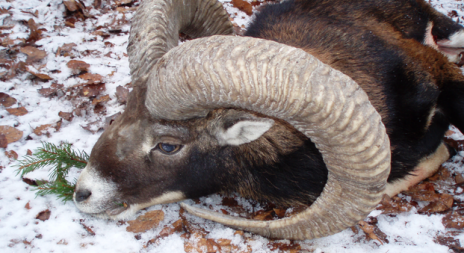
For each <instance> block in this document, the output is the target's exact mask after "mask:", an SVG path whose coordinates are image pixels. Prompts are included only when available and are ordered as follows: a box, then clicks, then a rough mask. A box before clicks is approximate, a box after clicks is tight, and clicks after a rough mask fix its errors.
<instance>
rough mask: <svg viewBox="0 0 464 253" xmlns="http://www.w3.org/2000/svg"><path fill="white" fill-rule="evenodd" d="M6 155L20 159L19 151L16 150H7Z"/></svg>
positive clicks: (11, 158) (13, 158) (12, 158)
mask: <svg viewBox="0 0 464 253" xmlns="http://www.w3.org/2000/svg"><path fill="white" fill-rule="evenodd" d="M5 155H6V156H7V157H8V158H10V160H18V153H16V152H15V151H14V150H10V151H5Z"/></svg>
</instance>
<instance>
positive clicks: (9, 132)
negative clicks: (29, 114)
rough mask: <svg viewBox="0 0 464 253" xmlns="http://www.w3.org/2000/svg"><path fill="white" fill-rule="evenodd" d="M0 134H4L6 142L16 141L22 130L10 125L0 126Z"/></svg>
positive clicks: (21, 134)
mask: <svg viewBox="0 0 464 253" xmlns="http://www.w3.org/2000/svg"><path fill="white" fill-rule="evenodd" d="M0 134H1V135H4V136H5V138H6V140H7V142H8V144H10V143H12V142H15V141H18V140H20V139H21V138H22V137H23V131H20V130H18V129H16V128H14V127H11V126H0Z"/></svg>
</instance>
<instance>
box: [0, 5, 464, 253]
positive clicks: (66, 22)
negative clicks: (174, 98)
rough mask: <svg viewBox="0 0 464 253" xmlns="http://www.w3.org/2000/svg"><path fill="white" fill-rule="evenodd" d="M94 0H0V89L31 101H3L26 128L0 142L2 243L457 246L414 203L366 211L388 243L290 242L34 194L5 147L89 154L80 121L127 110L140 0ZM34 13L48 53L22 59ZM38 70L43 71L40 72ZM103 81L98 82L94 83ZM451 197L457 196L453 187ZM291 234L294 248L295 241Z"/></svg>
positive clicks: (176, 247) (37, 248)
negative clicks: (124, 217)
mask: <svg viewBox="0 0 464 253" xmlns="http://www.w3.org/2000/svg"><path fill="white" fill-rule="evenodd" d="M98 2H101V5H100V6H98V8H96V7H93V6H94V1H93V0H84V1H83V4H84V5H85V6H87V7H88V8H86V9H85V10H86V11H84V12H85V15H87V16H88V18H85V19H84V16H85V15H84V14H83V13H84V12H82V13H81V14H76V13H77V12H79V10H77V11H76V12H75V13H71V12H66V7H65V5H64V4H63V0H0V32H1V36H0V41H1V45H0V78H2V79H0V80H5V81H0V92H3V93H6V94H8V95H9V96H11V97H13V98H15V99H16V100H17V102H16V103H15V104H13V105H12V106H9V107H8V108H19V107H24V108H25V109H26V110H27V113H26V114H24V115H15V114H17V113H10V112H8V111H7V110H6V108H4V107H2V106H1V105H0V125H2V126H5V125H6V126H11V127H15V128H16V129H17V130H20V131H22V132H23V135H22V138H20V139H19V140H18V141H16V142H12V143H10V144H9V145H8V147H7V148H4V149H3V148H0V252H78V251H85V252H145V251H147V252H185V251H191V252H196V251H195V250H203V252H207V251H208V249H209V251H208V252H215V251H218V250H219V249H221V250H222V252H228V251H229V250H230V251H232V252H282V251H283V250H285V249H288V251H289V252H300V251H301V252H356V253H361V252H408V253H413V252H420V253H422V252H434V253H437V252H452V251H451V249H450V248H449V246H448V244H446V243H440V242H438V240H437V238H438V237H440V236H442V237H443V236H446V237H447V238H452V239H453V240H457V244H458V245H457V246H460V245H459V240H461V239H462V240H464V233H463V231H462V230H459V229H447V228H445V226H444V225H443V223H442V219H443V217H444V214H430V215H426V214H420V213H419V212H418V210H417V208H412V210H411V211H409V212H404V213H400V214H395V215H387V214H381V211H378V210H377V211H374V212H373V213H372V214H371V215H372V216H373V217H376V219H377V220H378V223H377V225H376V226H377V227H378V229H380V230H381V231H382V232H383V233H384V234H385V235H386V239H387V240H388V243H383V244H380V243H379V242H378V241H376V240H367V239H366V237H365V234H364V232H362V231H361V230H358V231H356V230H352V229H347V230H345V231H343V232H341V233H338V234H336V235H333V236H329V237H326V238H321V239H317V240H307V241H301V242H290V241H286V240H282V241H272V240H268V239H266V238H263V237H261V236H256V235H252V234H248V233H244V234H243V233H240V232H238V233H236V232H235V231H234V230H233V229H230V228H227V227H224V226H222V225H219V224H216V223H213V222H210V221H205V220H203V219H200V218H196V217H192V216H190V215H188V214H186V215H185V216H186V219H185V220H186V222H188V223H189V224H190V225H189V226H192V227H193V228H194V229H193V230H192V231H196V232H195V233H193V234H191V235H189V236H190V237H186V235H185V234H186V233H185V232H182V231H180V232H172V233H167V234H166V235H165V236H160V232H162V230H163V229H165V228H170V227H172V226H173V225H172V224H173V223H175V222H176V221H178V220H179V219H181V218H182V217H181V216H180V215H179V205H178V204H168V205H157V206H153V207H150V208H148V209H147V210H144V211H142V212H140V213H141V214H143V213H146V212H149V211H152V210H162V211H163V212H164V219H163V220H162V221H161V223H160V224H159V225H158V226H157V227H156V228H153V229H151V230H148V231H146V232H143V233H132V232H127V231H126V228H127V226H128V225H129V224H128V223H127V222H122V221H108V220H102V219H97V218H93V217H90V216H88V215H85V214H82V213H80V212H78V210H77V209H76V208H75V206H74V204H73V203H72V202H67V203H65V204H63V203H62V202H61V201H60V200H57V199H56V198H55V197H54V196H39V197H36V196H35V192H33V191H31V190H30V188H31V186H29V185H28V184H26V183H25V182H23V181H22V179H21V178H20V177H19V176H18V175H17V168H16V167H14V166H13V165H15V164H16V163H15V161H14V159H13V158H9V157H8V156H7V154H9V155H10V156H11V154H12V153H11V151H14V152H16V153H17V154H18V155H19V157H20V158H21V157H22V156H25V155H26V154H27V152H28V150H32V151H34V150H35V149H36V148H38V147H40V146H41V142H42V141H47V142H52V143H55V144H59V143H61V142H63V141H67V142H69V143H72V144H73V147H74V148H76V149H80V150H85V151H86V152H87V153H89V154H90V150H91V148H92V146H93V145H94V143H95V142H96V140H97V139H98V137H99V136H100V134H101V132H102V131H101V130H100V131H98V132H96V133H93V132H92V131H89V130H86V129H84V127H86V126H88V125H89V124H90V123H92V122H104V120H105V118H106V117H108V116H110V115H113V114H115V113H117V112H120V111H122V110H123V109H124V105H123V104H122V103H121V102H120V100H118V98H117V96H116V93H117V92H116V91H117V89H116V88H117V87H118V86H122V87H125V88H127V89H130V82H131V78H130V75H129V66H128V60H127V54H126V47H127V40H128V31H129V29H130V19H131V18H132V16H133V13H134V9H135V7H137V5H138V4H137V3H135V4H134V3H131V2H133V1H127V0H119V1H118V0H114V1H113V0H102V1H98ZM222 2H223V3H224V6H225V7H226V9H227V11H228V12H229V14H230V15H231V17H232V18H233V19H234V22H235V23H236V24H237V26H239V27H242V26H243V27H245V26H246V25H247V23H248V22H249V21H250V16H248V15H246V14H245V13H244V12H242V11H240V10H239V9H237V8H234V7H232V3H231V0H222ZM429 2H431V4H432V5H433V6H435V7H436V8H437V9H438V10H439V11H442V12H443V13H446V14H447V13H450V12H452V11H456V17H454V18H453V19H455V20H457V21H460V22H462V20H463V19H462V18H461V17H462V16H463V14H464V12H463V10H464V4H463V3H462V2H461V1H460V0H433V1H429ZM68 8H69V7H68ZM79 15H80V16H79ZM31 19H32V20H33V21H34V22H35V23H36V24H37V27H38V29H39V30H40V31H41V35H40V36H41V38H40V39H39V40H37V41H35V44H34V42H32V43H31V45H33V47H35V48H37V49H39V50H42V51H44V52H45V53H46V55H45V56H43V57H42V58H43V59H38V60H34V59H31V58H33V56H34V55H33V56H29V57H30V58H29V59H28V56H27V54H25V53H22V52H21V51H20V50H21V48H23V47H25V46H26V44H27V43H28V42H27V39H28V38H30V30H31V29H30V27H32V26H31V24H30V23H31V22H30V21H29V20H31ZM28 21H29V23H28ZM24 43H26V44H24ZM70 43H75V45H71V44H70ZM69 45H71V46H69ZM67 47H68V48H67ZM69 47H70V49H69ZM11 51H15V52H13V53H11ZM37 54H39V53H37ZM72 59H74V60H80V61H84V62H86V63H87V64H89V67H87V70H88V73H90V74H98V75H100V76H93V77H92V78H90V81H89V79H86V78H85V77H84V76H80V75H78V74H76V73H73V70H72V69H71V68H70V67H68V66H67V63H68V62H69V61H70V60H72ZM21 61H22V62H26V65H27V67H28V70H29V71H27V70H25V68H24V66H23V67H21V66H20V65H14V64H17V63H19V62H21ZM12 68H17V69H18V70H17V73H16V74H15V75H13V76H12V77H9V78H5V76H6V75H8V74H9V73H10V72H11V69H12ZM31 72H34V73H35V74H32V73H31ZM37 73H40V74H44V75H46V76H48V77H45V78H43V76H42V78H43V79H40V78H38V77H37V76H38V74H37ZM99 78H101V80H100V79H99ZM44 79H50V80H44ZM87 82H93V83H92V84H88V83H87ZM57 85H62V86H59V88H58V90H57V89H56V88H54V87H57ZM103 86H104V90H100V88H102V87H103ZM83 87H90V88H89V89H90V92H96V93H97V95H96V98H94V97H89V96H87V95H86V94H87V93H86V92H85V90H83ZM43 88H51V89H52V90H53V89H55V90H54V91H55V93H56V94H55V95H49V94H47V93H46V92H41V93H39V92H38V90H39V89H43ZM42 91H43V90H42ZM105 95H109V100H108V99H105V98H102V97H104V96H105ZM99 98H102V102H100V103H97V102H98V101H96V102H95V103H96V104H97V105H98V106H96V107H97V109H95V110H94V106H95V105H92V100H94V99H99ZM78 108H81V109H78ZM73 111H74V114H75V116H74V117H73V118H72V120H71V121H67V120H61V117H60V116H59V115H58V114H59V112H68V113H69V112H73ZM60 120H61V127H60V128H58V127H56V124H57V122H59V121H60ZM48 124H50V125H52V126H48V127H43V128H46V129H45V130H44V131H45V132H48V134H41V133H40V131H35V132H34V129H37V128H38V127H41V126H45V125H48ZM58 124H59V123H58ZM100 125H102V124H100V123H94V124H91V125H90V127H88V129H90V130H97V129H98V127H99V126H100ZM53 127H56V128H57V129H58V130H56V129H55V128H53ZM44 131H42V132H44ZM94 132H95V131H94ZM38 134H41V135H38ZM453 138H455V139H464V136H462V135H461V134H460V133H456V134H454V135H453ZM460 155H461V156H459V155H458V156H456V157H455V158H454V160H453V161H452V162H450V163H448V164H447V165H446V166H447V167H448V168H450V169H449V170H450V171H452V172H454V173H457V174H462V173H463V172H464V169H463V166H462V164H463V163H464V162H463V157H462V156H464V153H463V152H461V153H460ZM78 173H79V171H77V170H74V171H73V172H72V173H71V174H70V175H69V177H70V180H72V179H73V178H75V177H77V175H78ZM27 177H28V178H32V179H47V178H48V171H47V170H45V169H44V170H41V171H38V172H34V173H31V175H28V176H27ZM461 190H462V189H461ZM458 192H459V191H458ZM454 198H455V199H459V198H460V196H459V194H456V195H455V196H454ZM235 200H237V201H238V204H239V205H240V206H242V207H243V208H244V209H245V210H247V211H252V210H253V208H257V207H256V206H254V204H253V203H252V202H249V201H247V200H244V199H242V198H239V197H235ZM187 203H189V204H191V205H208V206H209V205H211V206H212V207H213V209H214V210H220V209H225V210H229V211H231V208H230V207H228V206H224V205H221V203H223V197H222V196H219V195H212V196H208V197H204V198H201V199H200V200H199V201H193V200H187ZM253 206H254V207H253ZM45 210H49V211H50V217H49V218H48V219H45V220H44V221H42V220H40V219H37V218H36V217H37V215H38V214H39V213H41V212H42V211H45ZM231 212H232V211H231ZM134 218H135V217H134ZM153 239H155V240H153ZM204 239H206V240H204ZM202 242H203V244H202ZM294 243H297V244H299V247H294V246H295V244H294ZM192 245H193V246H192ZM202 245H203V246H202ZM205 245H206V246H205ZM282 245H283V246H282ZM285 245H286V246H285ZM292 245H293V246H292ZM221 246H222V247H221ZM292 247H293V248H292ZM291 250H293V251H291Z"/></svg>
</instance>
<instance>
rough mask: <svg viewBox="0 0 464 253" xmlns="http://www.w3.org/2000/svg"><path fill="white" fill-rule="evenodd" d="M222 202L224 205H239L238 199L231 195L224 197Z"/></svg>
mask: <svg viewBox="0 0 464 253" xmlns="http://www.w3.org/2000/svg"><path fill="white" fill-rule="evenodd" d="M221 204H222V205H223V206H228V207H236V206H238V202H237V200H235V199H234V198H230V197H224V198H223V199H222V202H221Z"/></svg>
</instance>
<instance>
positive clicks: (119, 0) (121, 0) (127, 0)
mask: <svg viewBox="0 0 464 253" xmlns="http://www.w3.org/2000/svg"><path fill="white" fill-rule="evenodd" d="M132 2H133V0H115V1H114V3H115V4H116V5H118V6H119V5H128V4H131V3H132Z"/></svg>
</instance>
